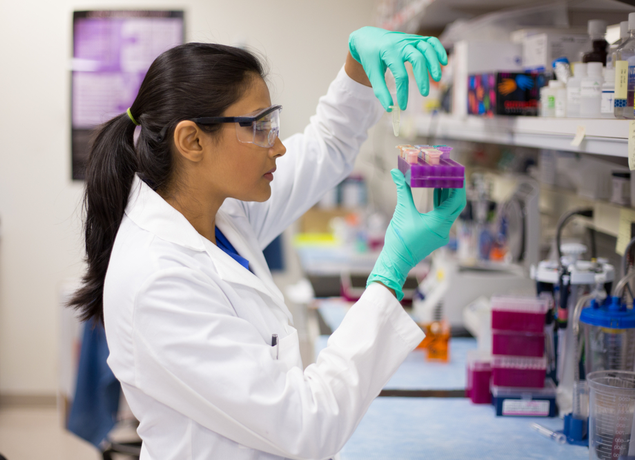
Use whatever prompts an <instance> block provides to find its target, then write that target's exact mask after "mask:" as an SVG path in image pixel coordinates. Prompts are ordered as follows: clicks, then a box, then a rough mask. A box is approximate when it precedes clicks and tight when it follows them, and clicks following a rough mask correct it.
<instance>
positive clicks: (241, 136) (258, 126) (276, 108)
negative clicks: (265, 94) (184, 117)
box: [191, 105, 282, 148]
mask: <svg viewBox="0 0 635 460" xmlns="http://www.w3.org/2000/svg"><path fill="white" fill-rule="evenodd" d="M281 110H282V106H281V105H272V106H271V107H267V108H266V109H263V110H261V111H260V112H258V113H256V114H255V115H250V116H242V117H200V118H192V119H191V121H193V122H194V123H197V124H200V125H215V124H218V123H236V137H237V138H238V141H239V142H242V143H245V144H256V145H258V146H260V147H266V148H271V147H273V144H274V143H275V142H276V139H277V138H278V134H279V133H280V111H281Z"/></svg>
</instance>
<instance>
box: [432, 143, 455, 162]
mask: <svg viewBox="0 0 635 460" xmlns="http://www.w3.org/2000/svg"><path fill="white" fill-rule="evenodd" d="M434 148H435V149H437V150H440V151H441V153H442V155H441V158H443V159H444V160H449V159H450V152H451V151H452V147H449V146H447V145H435V146H434Z"/></svg>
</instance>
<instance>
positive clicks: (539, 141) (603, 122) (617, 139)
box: [415, 114, 629, 158]
mask: <svg viewBox="0 0 635 460" xmlns="http://www.w3.org/2000/svg"><path fill="white" fill-rule="evenodd" d="M415 126H416V133H417V134H418V135H419V136H423V137H440V138H445V139H455V140H465V141H474V142H487V143H493V144H504V145H515V146H521V147H536V148H544V149H556V150H568V151H573V152H580V153H592V154H596V155H612V156H616V157H623V158H627V157H628V126H629V120H610V119H584V118H542V117H495V118H483V117H478V116H467V117H455V116H452V115H447V114H437V115H423V116H418V117H417V118H416V119H415ZM580 128H583V129H584V130H585V135H584V138H583V140H582V142H581V143H580V145H579V146H574V145H572V144H571V142H572V141H573V139H574V137H575V135H576V133H577V131H578V129H580Z"/></svg>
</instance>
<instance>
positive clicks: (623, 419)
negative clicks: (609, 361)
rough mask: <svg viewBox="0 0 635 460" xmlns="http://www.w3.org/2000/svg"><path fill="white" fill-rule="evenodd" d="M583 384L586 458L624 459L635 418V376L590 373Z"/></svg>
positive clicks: (592, 459) (632, 374) (605, 372)
mask: <svg viewBox="0 0 635 460" xmlns="http://www.w3.org/2000/svg"><path fill="white" fill-rule="evenodd" d="M587 382H588V384H589V389H590V397H589V409H590V417H589V458H590V459H591V460H598V459H601V460H609V459H611V460H612V459H615V460H617V459H618V458H619V457H622V456H626V455H628V452H629V445H630V440H631V429H632V428H633V414H635V372H630V371H597V372H592V373H590V374H589V375H587Z"/></svg>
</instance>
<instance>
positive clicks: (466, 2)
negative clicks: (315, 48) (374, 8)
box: [377, 0, 633, 33]
mask: <svg viewBox="0 0 635 460" xmlns="http://www.w3.org/2000/svg"><path fill="white" fill-rule="evenodd" d="M381 3H385V4H387V5H386V7H387V8H391V5H392V4H394V2H393V1H390V0H386V1H383V2H380V5H379V9H381V7H382V5H381ZM401 3H402V5H403V6H402V7H401V9H399V10H398V11H395V12H394V14H392V15H390V16H389V17H381V16H380V17H378V20H377V24H378V27H381V28H384V29H389V30H398V31H401V32H407V33H417V32H418V31H420V30H426V29H427V30H431V29H432V30H434V29H442V28H443V27H445V26H446V25H447V24H449V23H451V22H453V21H456V20H457V19H464V20H469V19H474V18H476V17H478V16H481V15H483V14H487V13H492V12H495V11H500V10H503V9H508V8H522V7H531V6H534V5H535V4H536V2H535V0H489V1H488V2H476V1H470V0H409V1H405V2H401ZM568 9H569V12H570V13H573V14H572V15H571V16H572V17H571V18H570V22H571V23H572V24H571V25H572V26H581V25H582V26H586V21H587V20H588V19H593V18H595V17H597V15H598V12H600V14H601V17H602V19H606V20H608V21H609V23H613V22H615V23H618V22H619V21H620V20H622V16H626V15H627V14H628V13H629V12H630V11H632V10H633V7H632V6H631V5H630V4H628V0H588V1H584V2H579V1H577V2H575V1H570V2H568Z"/></svg>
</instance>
